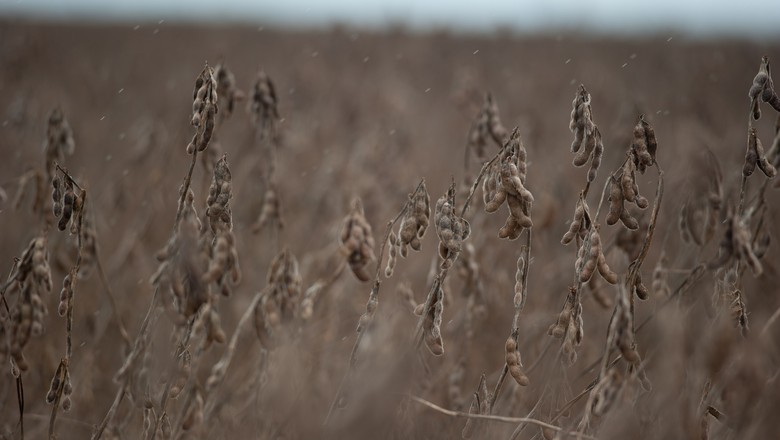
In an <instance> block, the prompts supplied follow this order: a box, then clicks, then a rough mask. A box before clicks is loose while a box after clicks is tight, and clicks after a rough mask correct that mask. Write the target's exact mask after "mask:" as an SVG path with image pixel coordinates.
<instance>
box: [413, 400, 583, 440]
mask: <svg viewBox="0 0 780 440" xmlns="http://www.w3.org/2000/svg"><path fill="white" fill-rule="evenodd" d="M409 398H410V399H412V400H414V401H415V402H417V403H419V404H422V405H424V406H427V407H428V408H431V409H433V410H435V411H438V412H440V413H442V414H446V415H448V416H452V417H463V418H469V419H482V420H491V421H494V422H503V423H531V424H533V425H537V426H540V427H542V428H547V429H552V430H553V431H556V432H560V433H561V434H564V435H567V436H571V437H576V438H586V439H595V437H593V436H590V435H587V434H582V433H579V432H574V431H566V430H564V429H563V428H561V427H560V426H555V425H551V424H549V423H545V422H542V421H541V420H537V419H532V418H528V417H504V416H494V415H487V414H469V413H465V412H462V411H453V410H449V409H445V408H442V407H440V406H439V405H436V404H435V403H432V402H429V401H427V400H425V399H422V398H420V397H417V396H414V395H409Z"/></svg>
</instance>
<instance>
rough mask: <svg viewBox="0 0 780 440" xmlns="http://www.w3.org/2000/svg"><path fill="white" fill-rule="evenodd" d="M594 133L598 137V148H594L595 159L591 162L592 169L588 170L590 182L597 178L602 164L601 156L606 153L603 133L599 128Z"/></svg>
mask: <svg viewBox="0 0 780 440" xmlns="http://www.w3.org/2000/svg"><path fill="white" fill-rule="evenodd" d="M593 135H594V136H595V138H596V148H595V149H594V150H593V160H592V161H591V162H590V169H589V170H588V182H593V181H594V180H596V175H597V174H598V171H599V166H601V157H602V156H603V155H604V143H603V142H602V140H601V133H600V132H599V129H598V128H595V129H594V134H593Z"/></svg>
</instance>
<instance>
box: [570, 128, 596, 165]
mask: <svg viewBox="0 0 780 440" xmlns="http://www.w3.org/2000/svg"><path fill="white" fill-rule="evenodd" d="M595 148H596V137H595V136H594V134H593V133H587V135H586V137H585V148H583V149H582V150H580V152H579V153H577V155H576V156H574V159H573V160H572V164H573V165H574V166H575V167H581V166H583V165H585V164H586V163H587V162H588V158H590V155H591V153H593V150H594V149H595Z"/></svg>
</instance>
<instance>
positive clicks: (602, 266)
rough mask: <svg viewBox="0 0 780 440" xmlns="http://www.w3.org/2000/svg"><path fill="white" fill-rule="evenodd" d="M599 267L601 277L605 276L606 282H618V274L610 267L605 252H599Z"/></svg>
mask: <svg viewBox="0 0 780 440" xmlns="http://www.w3.org/2000/svg"><path fill="white" fill-rule="evenodd" d="M598 269H599V274H601V277H602V278H604V280H605V281H606V282H608V283H609V284H617V282H618V275H617V274H616V273H615V272H613V271H612V270H611V269H610V268H609V266H608V265H607V260H606V258H605V257H604V254H603V253H601V254H599V260H598Z"/></svg>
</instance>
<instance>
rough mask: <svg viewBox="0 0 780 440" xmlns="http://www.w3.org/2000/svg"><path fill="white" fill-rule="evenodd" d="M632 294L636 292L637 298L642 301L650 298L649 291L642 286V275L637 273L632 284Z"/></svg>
mask: <svg viewBox="0 0 780 440" xmlns="http://www.w3.org/2000/svg"><path fill="white" fill-rule="evenodd" d="M634 292H636V296H637V298H639V299H641V300H642V301H645V300H647V299H648V298H650V291H648V290H647V287H646V286H645V285H644V284H642V274H641V273H639V272H637V274H636V281H635V282H634Z"/></svg>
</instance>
